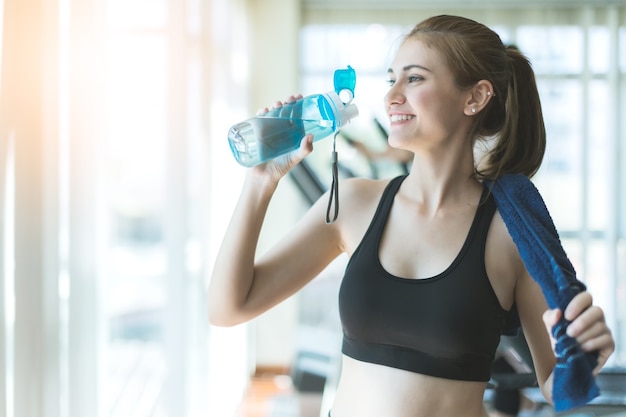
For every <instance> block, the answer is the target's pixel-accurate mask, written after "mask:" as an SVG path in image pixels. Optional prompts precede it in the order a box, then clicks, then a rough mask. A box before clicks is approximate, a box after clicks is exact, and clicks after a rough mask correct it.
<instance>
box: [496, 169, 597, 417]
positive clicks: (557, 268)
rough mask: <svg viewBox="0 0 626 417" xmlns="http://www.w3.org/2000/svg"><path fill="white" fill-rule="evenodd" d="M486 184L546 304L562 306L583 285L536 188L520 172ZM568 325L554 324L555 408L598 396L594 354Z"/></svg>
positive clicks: (583, 286)
mask: <svg viewBox="0 0 626 417" xmlns="http://www.w3.org/2000/svg"><path fill="white" fill-rule="evenodd" d="M485 184H486V185H487V187H489V188H491V192H492V194H493V196H494V198H495V200H496V205H497V207H498V212H499V213H500V216H502V219H503V220H504V223H505V224H506V227H507V230H508V231H509V234H510V235H511V237H512V238H513V241H514V242H515V244H516V245H517V249H518V251H519V253H520V256H521V257H522V260H523V262H524V265H525V266H526V269H527V270H528V272H529V274H530V275H531V276H532V277H533V279H534V280H535V281H536V282H537V283H538V284H539V285H540V286H541V289H542V291H543V294H544V296H545V298H546V301H547V303H548V306H549V307H550V308H551V309H553V308H560V309H561V311H565V307H567V305H568V304H569V302H570V301H571V300H572V298H574V296H575V295H576V294H578V293H580V292H581V291H584V290H585V285H584V284H583V283H582V282H580V281H579V280H578V279H577V278H576V272H575V270H574V267H573V266H572V264H571V262H570V261H569V259H568V257H567V255H566V253H565V250H564V249H563V246H562V245H561V240H560V239H559V235H558V232H557V230H556V227H555V226H554V223H553V221H552V217H551V216H550V213H549V212H548V209H547V208H546V205H545V203H544V201H543V198H542V197H541V195H540V194H539V191H538V190H537V188H535V186H534V184H533V183H532V182H531V181H530V179H529V178H527V177H526V176H524V175H503V176H501V177H500V178H498V179H497V180H496V181H487V180H486V181H485ZM568 325H569V322H568V321H567V320H565V319H564V318H561V320H560V321H559V322H558V323H557V324H556V325H555V326H554V327H553V329H552V334H553V336H554V338H555V340H556V345H555V353H556V358H557V364H556V367H555V369H554V385H553V389H552V399H553V401H554V408H555V410H556V411H566V410H570V409H572V408H576V407H580V406H583V405H585V404H587V403H588V402H589V401H591V400H592V399H594V398H595V397H597V396H598V395H600V391H599V389H598V386H597V385H596V380H595V377H594V376H593V369H594V368H595V366H596V365H597V363H598V354H597V352H592V353H586V352H583V350H582V349H581V347H580V345H579V344H578V342H577V341H576V340H575V339H574V338H571V337H569V336H568V335H567V334H566V333H565V331H566V329H567V326H568Z"/></svg>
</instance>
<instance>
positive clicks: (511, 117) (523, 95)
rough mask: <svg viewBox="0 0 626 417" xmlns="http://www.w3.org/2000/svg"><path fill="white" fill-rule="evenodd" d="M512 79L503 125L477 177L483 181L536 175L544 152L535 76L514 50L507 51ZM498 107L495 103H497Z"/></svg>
mask: <svg viewBox="0 0 626 417" xmlns="http://www.w3.org/2000/svg"><path fill="white" fill-rule="evenodd" d="M506 52H507V56H508V57H509V60H510V66H511V76H510V79H509V83H508V86H507V91H506V97H505V98H503V99H505V102H504V123H503V125H502V128H501V129H500V131H499V132H498V133H497V139H496V140H495V144H494V146H493V148H491V149H490V150H489V151H488V153H487V155H486V164H485V166H484V167H483V168H482V169H480V170H479V171H478V172H477V173H478V175H479V176H480V177H481V178H483V179H485V178H487V179H496V178H498V177H499V176H500V175H503V174H522V175H525V176H527V177H529V178H530V177H532V176H533V175H535V173H537V171H538V170H539V167H540V166H541V161H542V160H543V155H544V152H545V148H546V130H545V125H544V121H543V114H542V111H541V102H540V100H539V92H538V91H537V84H536V81H535V75H534V72H533V70H532V68H531V66H530V63H529V61H528V59H527V58H526V57H525V56H524V55H523V54H521V53H520V52H519V51H518V50H517V49H515V48H510V47H509V48H507V50H506ZM496 104H497V103H496Z"/></svg>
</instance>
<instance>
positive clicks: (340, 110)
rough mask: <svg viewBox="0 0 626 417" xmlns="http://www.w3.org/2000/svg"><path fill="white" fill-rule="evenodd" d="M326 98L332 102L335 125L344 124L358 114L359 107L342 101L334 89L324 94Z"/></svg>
mask: <svg viewBox="0 0 626 417" xmlns="http://www.w3.org/2000/svg"><path fill="white" fill-rule="evenodd" d="M325 95H326V98H327V99H328V100H329V102H330V103H332V105H333V107H334V111H335V112H336V113H335V120H336V121H337V127H341V126H344V125H345V124H346V122H348V121H349V120H352V119H354V118H355V117H357V116H358V115H359V109H358V108H357V106H356V104H354V103H344V102H343V101H342V100H341V98H340V97H339V95H338V94H337V93H335V92H334V91H330V92H328V93H326V94H325Z"/></svg>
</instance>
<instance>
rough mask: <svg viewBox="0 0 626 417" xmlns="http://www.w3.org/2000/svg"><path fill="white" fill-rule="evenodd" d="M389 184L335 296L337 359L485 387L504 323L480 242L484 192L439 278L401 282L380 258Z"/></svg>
mask: <svg viewBox="0 0 626 417" xmlns="http://www.w3.org/2000/svg"><path fill="white" fill-rule="evenodd" d="M405 177H406V176H400V177H397V178H395V179H393V180H391V181H390V183H389V185H388V186H387V187H386V189H385V191H384V192H383V195H382V197H381V200H380V203H379V205H378V208H377V210H376V214H375V215H374V218H373V219H372V223H371V224H370V226H369V228H368V230H367V232H366V233H365V236H364V237H363V240H362V241H361V243H360V245H359V247H358V248H357V249H356V251H355V252H354V253H353V255H352V257H351V258H350V261H349V262H348V265H347V267H346V271H345V276H344V278H343V281H342V283H341V288H340V291H339V312H340V316H341V322H342V326H343V334H344V337H343V347H342V352H343V353H344V354H345V355H347V356H349V357H351V358H354V359H357V360H360V361H365V362H371V363H376V364H380V365H385V366H390V367H394V368H399V369H404V370H407V371H411V372H417V373H420V374H426V375H431V376H436V377H441V378H449V379H456V380H464V381H488V380H489V377H490V374H491V367H492V362H493V359H494V355H495V351H496V348H497V346H498V343H499V340H500V333H501V332H502V330H503V327H504V324H505V318H506V313H507V312H506V310H504V309H503V308H502V307H501V306H500V303H499V301H498V298H497V297H496V295H495V292H494V290H493V288H492V286H491V283H490V281H489V278H488V277H487V272H486V269H485V262H484V259H485V241H486V237H487V233H488V231H489V225H490V223H491V219H492V217H493V214H494V212H495V210H496V207H495V203H494V201H493V198H492V197H491V195H489V194H488V193H487V190H486V189H485V190H484V191H483V196H482V197H481V201H483V200H484V203H482V204H480V205H479V206H478V209H477V211H476V214H475V217H474V220H473V222H472V226H471V228H470V230H469V233H468V235H467V238H466V240H465V243H464V244H463V247H462V249H461V251H460V252H459V254H458V255H457V257H456V259H455V260H454V261H453V262H452V264H451V265H450V266H449V267H448V268H447V269H446V270H445V271H444V272H442V273H441V274H438V275H436V276H434V277H431V278H426V279H406V278H399V277H397V276H394V275H392V274H390V273H389V272H387V271H386V270H385V269H384V268H383V267H382V265H381V263H380V260H379V257H378V254H379V245H380V240H381V236H382V233H383V230H384V227H385V224H386V221H387V217H388V215H389V212H390V209H391V206H392V205H393V201H394V197H395V195H396V193H397V191H398V189H399V188H400V184H401V183H402V181H403V180H404V178H405Z"/></svg>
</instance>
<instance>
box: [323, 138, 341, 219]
mask: <svg viewBox="0 0 626 417" xmlns="http://www.w3.org/2000/svg"><path fill="white" fill-rule="evenodd" d="M337 135H339V131H337V133H335V136H334V137H333V152H332V154H331V155H332V171H333V182H332V184H331V186H330V193H329V196H328V208H327V209H326V224H330V223H333V222H334V221H335V220H337V216H339V169H338V167H337V159H338V158H337V150H336V149H337ZM333 202H334V203H335V204H334V207H335V210H334V212H333V218H332V219H331V218H330V212H331V209H332V207H333Z"/></svg>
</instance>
